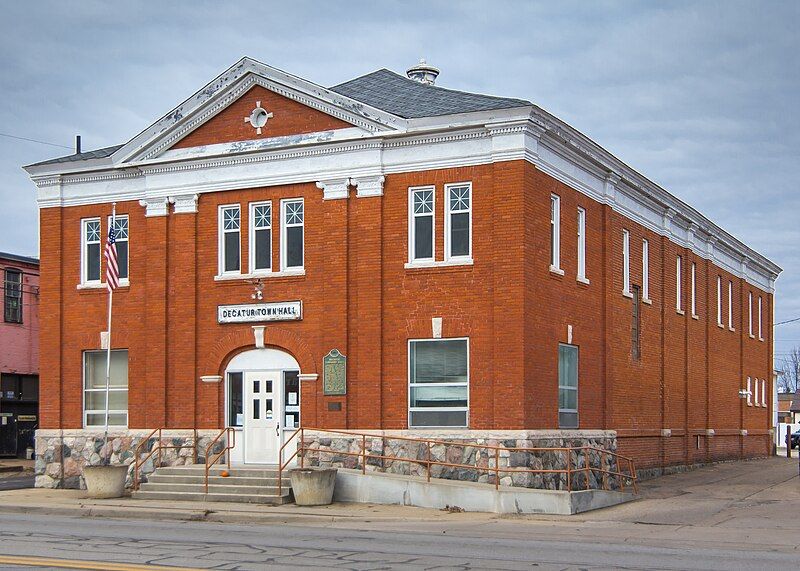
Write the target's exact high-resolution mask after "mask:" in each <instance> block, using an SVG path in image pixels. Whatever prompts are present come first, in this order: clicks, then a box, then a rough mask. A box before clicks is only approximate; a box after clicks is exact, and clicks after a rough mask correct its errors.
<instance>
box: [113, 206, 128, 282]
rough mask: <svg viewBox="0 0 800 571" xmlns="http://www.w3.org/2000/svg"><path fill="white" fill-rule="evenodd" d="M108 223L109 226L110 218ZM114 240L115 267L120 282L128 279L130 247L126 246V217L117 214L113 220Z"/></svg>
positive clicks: (125, 215)
mask: <svg viewBox="0 0 800 571" xmlns="http://www.w3.org/2000/svg"><path fill="white" fill-rule="evenodd" d="M108 223H109V224H111V217H110V216H109V217H108ZM114 239H115V240H116V246H117V265H118V266H119V278H120V279H121V280H127V279H128V257H129V255H128V253H129V252H130V247H129V246H128V244H129V240H128V215H127V214H117V216H116V218H115V219H114Z"/></svg>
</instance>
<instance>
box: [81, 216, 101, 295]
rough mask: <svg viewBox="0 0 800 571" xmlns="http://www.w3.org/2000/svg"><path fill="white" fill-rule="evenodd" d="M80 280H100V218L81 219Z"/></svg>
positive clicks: (84, 281) (93, 281)
mask: <svg viewBox="0 0 800 571" xmlns="http://www.w3.org/2000/svg"><path fill="white" fill-rule="evenodd" d="M81 240H82V242H83V246H82V247H81V282H82V283H99V282H100V219H99V218H92V219H87V220H83V221H82V228H81Z"/></svg>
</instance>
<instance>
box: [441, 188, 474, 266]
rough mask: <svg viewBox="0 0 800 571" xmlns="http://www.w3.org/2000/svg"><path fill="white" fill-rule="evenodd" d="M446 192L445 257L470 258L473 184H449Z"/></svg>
mask: <svg viewBox="0 0 800 571" xmlns="http://www.w3.org/2000/svg"><path fill="white" fill-rule="evenodd" d="M444 192H445V196H446V197H447V209H446V210H447V211H446V213H445V219H444V229H445V240H444V241H445V259H448V260H449V259H451V258H469V257H470V256H472V228H471V227H472V185H471V184H469V183H464V184H448V185H445V187H444Z"/></svg>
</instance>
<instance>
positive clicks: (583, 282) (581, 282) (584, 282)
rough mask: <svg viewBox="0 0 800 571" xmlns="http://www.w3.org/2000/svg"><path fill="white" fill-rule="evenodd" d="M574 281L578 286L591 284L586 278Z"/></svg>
mask: <svg viewBox="0 0 800 571" xmlns="http://www.w3.org/2000/svg"><path fill="white" fill-rule="evenodd" d="M575 281H577V282H578V283H579V284H583V285H590V284H591V283H592V282H590V281H589V280H588V279H587V278H581V277H577V278H575Z"/></svg>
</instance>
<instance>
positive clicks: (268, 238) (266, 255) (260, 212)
mask: <svg viewBox="0 0 800 571" xmlns="http://www.w3.org/2000/svg"><path fill="white" fill-rule="evenodd" d="M249 256H250V259H249V262H250V263H249V271H250V273H257V272H268V271H270V270H271V269H272V203H271V202H251V203H250V254H249Z"/></svg>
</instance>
